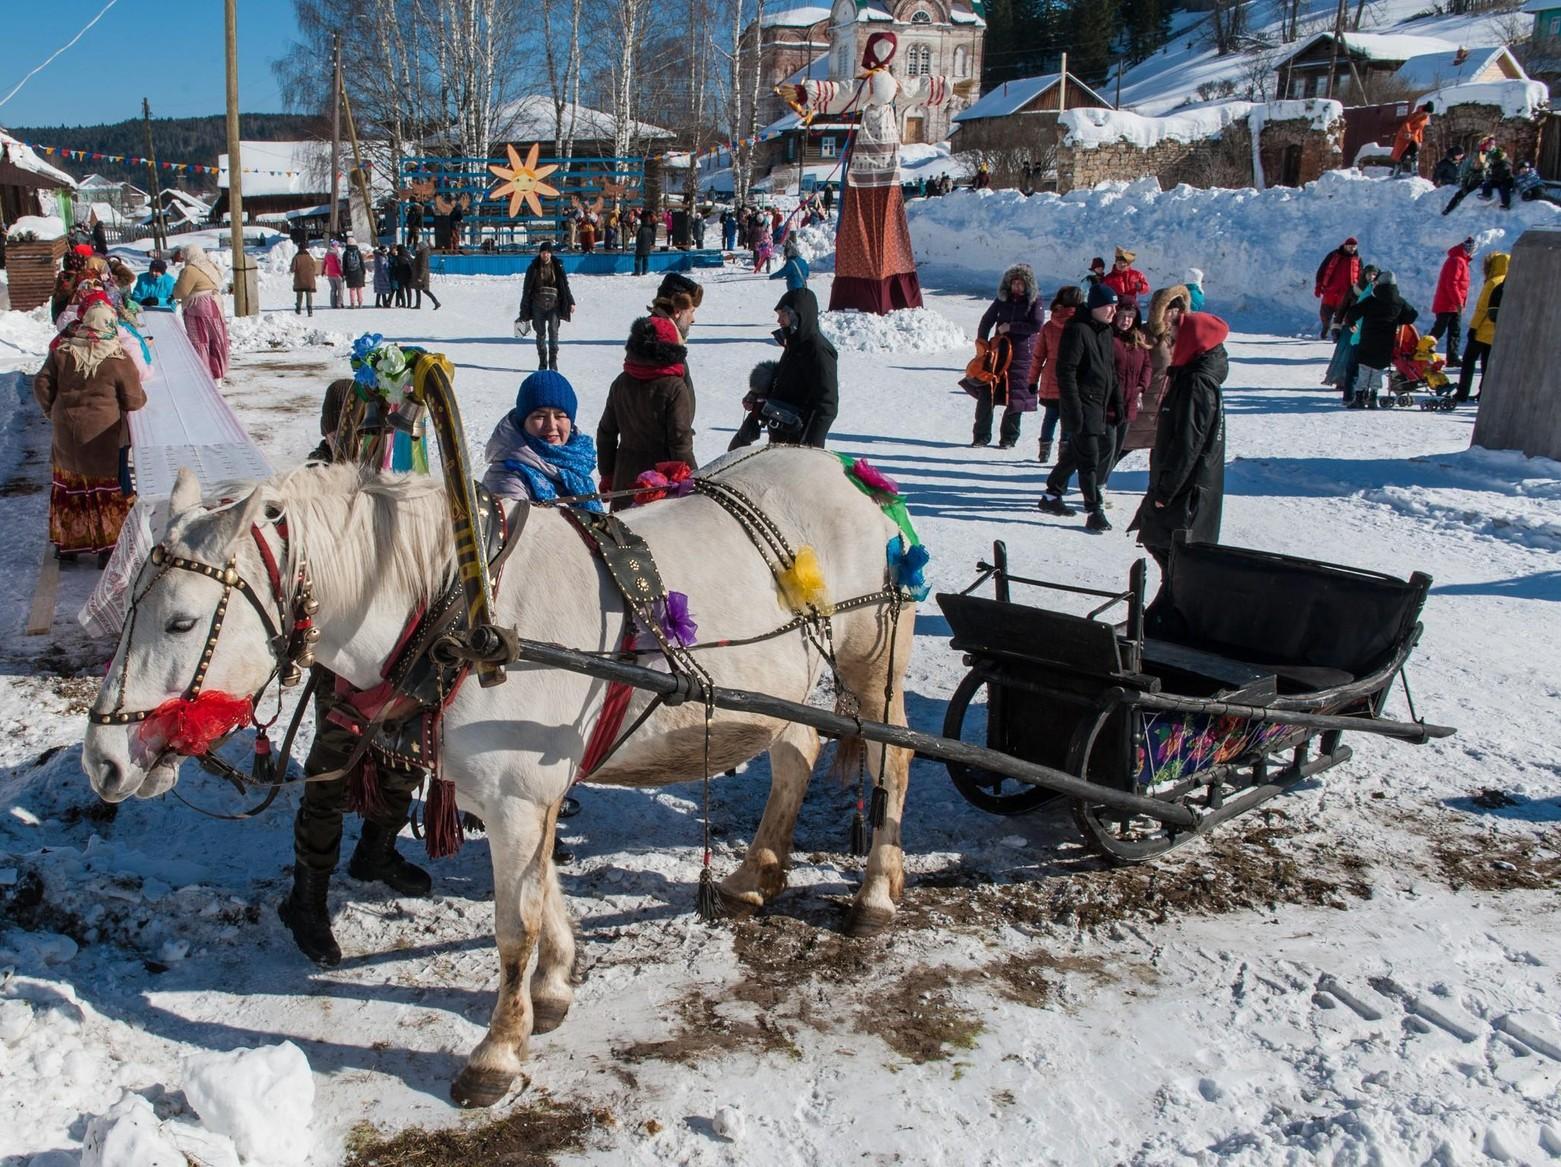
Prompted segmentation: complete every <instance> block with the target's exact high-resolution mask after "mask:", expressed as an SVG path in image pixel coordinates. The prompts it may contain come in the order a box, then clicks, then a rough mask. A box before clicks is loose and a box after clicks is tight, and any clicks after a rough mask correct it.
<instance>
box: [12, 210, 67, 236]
mask: <svg viewBox="0 0 1561 1167" xmlns="http://www.w3.org/2000/svg"><path fill="white" fill-rule="evenodd" d="M23 235H31V236H33V237H34V238H36V239H39V240H44V239H63V238H65V220H64V219H61V218H59V217H58V216H56V215H23V216H22V217H21V218H20V219H18V220H17V221H16V222H14V223H12V224H11V226H10V237H11V238H12V239H17V238H20V237H21V236H23Z"/></svg>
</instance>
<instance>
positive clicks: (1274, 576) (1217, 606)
mask: <svg viewBox="0 0 1561 1167" xmlns="http://www.w3.org/2000/svg"><path fill="white" fill-rule="evenodd" d="M1430 586H1431V579H1430V577H1429V576H1427V575H1424V574H1421V573H1419V572H1416V573H1415V574H1414V575H1413V576H1411V577H1410V578H1409V580H1407V581H1405V580H1401V579H1395V578H1394V577H1392V576H1389V575H1382V574H1380V573H1378V572H1372V571H1363V570H1361V569H1359V568H1354V567H1344V566H1340V565H1337V564H1331V563H1322V562H1319V561H1317V560H1312V559H1302V558H1299V557H1297V556H1291V555H1278V554H1275V553H1274V552H1270V551H1254V550H1251V549H1249V548H1245V547H1225V546H1222V545H1219V544H1215V543H1189V542H1187V541H1186V539H1185V538H1184V537H1182V536H1180V535H1178V537H1177V539H1176V541H1175V542H1174V543H1173V545H1172V547H1171V557H1170V566H1169V569H1168V570H1167V572H1166V579H1165V585H1164V587H1162V588H1161V590H1160V594H1159V595H1158V596H1156V597H1155V599H1154V602H1153V603H1152V604H1150V605H1149V607H1148V609H1147V610H1146V612H1145V629H1146V632H1147V633H1148V635H1149V636H1150V637H1153V638H1155V639H1157V640H1164V641H1170V642H1172V643H1175V644H1180V645H1186V646H1188V647H1192V648H1197V649H1200V650H1202V651H1204V652H1210V653H1214V654H1216V655H1218V656H1222V657H1227V658H1230V659H1231V660H1235V661H1250V662H1260V663H1254V664H1252V666H1251V667H1252V668H1254V669H1267V670H1270V671H1272V672H1273V673H1275V674H1276V675H1277V676H1278V677H1279V678H1280V679H1281V680H1282V681H1283V682H1285V683H1286V685H1287V686H1293V687H1296V688H1299V689H1300V690H1301V691H1308V690H1317V689H1329V688H1333V687H1335V686H1337V685H1341V684H1348V683H1350V682H1351V681H1354V680H1356V679H1358V678H1361V677H1366V676H1370V675H1371V674H1373V673H1375V672H1377V671H1378V670H1380V669H1382V668H1383V667H1384V666H1386V665H1387V664H1388V663H1389V662H1390V661H1391V660H1392V659H1393V657H1394V655H1395V654H1396V653H1397V652H1398V651H1399V650H1400V649H1401V648H1402V647H1403V646H1404V645H1405V644H1406V643H1408V641H1409V639H1410V638H1411V637H1412V636H1413V635H1414V632H1415V629H1416V627H1417V624H1418V621H1419V618H1420V609H1421V607H1422V606H1423V605H1424V603H1425V597H1426V593H1427V591H1428V590H1429V589H1430Z"/></svg>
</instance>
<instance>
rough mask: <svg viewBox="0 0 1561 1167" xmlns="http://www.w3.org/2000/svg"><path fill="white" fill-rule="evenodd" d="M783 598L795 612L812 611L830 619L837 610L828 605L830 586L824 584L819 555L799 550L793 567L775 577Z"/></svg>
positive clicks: (809, 548) (807, 549)
mask: <svg viewBox="0 0 1561 1167" xmlns="http://www.w3.org/2000/svg"><path fill="white" fill-rule="evenodd" d="M775 582H776V584H778V585H779V587H780V592H781V597H782V598H783V599H784V600H785V602H786V606H787V607H788V608H790V609H791V610H792V611H793V612H806V611H808V610H809V609H810V608H811V609H813V610H814V611H817V612H819V613H820V614H823V615H828V614H829V613H830V612H831V611H832V610H833V608H834V605H832V604H831V603H830V602H829V585H828V584H826V583H825V581H824V569H823V567H821V566H820V565H819V561H818V553H817V552H816V551H814V550H813V548H812V547H809V546H802V547H799V548H798V549H797V554H796V557H795V558H794V559H793V560H792V562H791V566H790V567H788V568H786V570H784V571H782V572H780V573H778V574H777V575H776V577H775Z"/></svg>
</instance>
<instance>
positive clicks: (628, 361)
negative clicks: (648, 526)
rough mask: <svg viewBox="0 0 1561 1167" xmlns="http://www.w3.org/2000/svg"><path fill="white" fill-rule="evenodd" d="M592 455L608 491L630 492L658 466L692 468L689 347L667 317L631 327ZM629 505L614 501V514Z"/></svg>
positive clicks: (657, 315) (646, 318)
mask: <svg viewBox="0 0 1561 1167" xmlns="http://www.w3.org/2000/svg"><path fill="white" fill-rule="evenodd" d="M596 452H597V465H598V467H599V468H600V473H601V477H602V485H603V488H604V489H606V490H628V489H629V488H630V487H632V486H633V485H634V480H635V479H637V478H638V477H639V476H640V475H641V474H643V473H644V472H645V471H647V470H654V469H655V468H656V463H657V462H686V463H688V465H689V467H690V468H691V469H692V468H693V467H694V466H695V465H696V463H695V461H694V386H693V385H692V384H691V383H690V381H689V378H688V348H687V347H686V346H685V345H684V344H683V335H682V333H681V332H680V331H679V328H678V325H677V324H676V323H675V322H674V320H673V318H672V317H671V316H668V315H662V314H661V313H659V312H657V313H653V314H652V315H650V316H642V317H640V318H639V319H638V320H636V321H635V322H634V323H633V324H632V325H631V326H630V327H629V339H628V343H627V344H625V345H624V360H623V372H622V373H620V374H618V379H617V380H615V381H614V382H613V383H612V388H610V389H609V390H608V391H607V404H606V406H605V407H604V408H603V410H602V419H601V421H600V422H599V423H597V426H596ZM632 502H633V500H632V499H629V498H617V499H613V500H612V509H613V510H621V509H622V508H623V507H626V506H629V505H631V503H632Z"/></svg>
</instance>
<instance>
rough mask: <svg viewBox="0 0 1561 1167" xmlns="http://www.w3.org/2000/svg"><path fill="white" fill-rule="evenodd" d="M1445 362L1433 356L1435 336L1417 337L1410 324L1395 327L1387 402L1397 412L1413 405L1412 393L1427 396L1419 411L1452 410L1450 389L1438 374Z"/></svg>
mask: <svg viewBox="0 0 1561 1167" xmlns="http://www.w3.org/2000/svg"><path fill="white" fill-rule="evenodd" d="M1445 364H1446V362H1445V361H1444V360H1443V359H1442V358H1441V357H1440V356H1439V355H1438V354H1437V351H1436V337H1434V336H1421V335H1420V334H1419V333H1418V332H1417V331H1416V330H1415V326H1414V325H1412V324H1404V325H1401V326H1400V327H1399V330H1398V340H1397V343H1396V344H1394V346H1393V369H1392V371H1391V372H1390V373H1389V374H1388V389H1387V396H1388V401H1389V402H1391V403H1392V404H1393V405H1396V406H1398V407H1399V408H1401V409H1408V408H1410V407H1411V406H1412V405H1414V404H1415V391H1416V390H1423V391H1425V392H1426V393H1427V394H1429V396H1428V397H1426V398H1425V399H1424V400H1422V401H1421V402H1420V408H1421V409H1433V410H1439V411H1440V410H1448V409H1451V408H1453V398H1452V386H1451V383H1450V382H1449V381H1448V379H1447V374H1446V373H1444V372H1443V371H1442V369H1443V366H1444V365H1445Z"/></svg>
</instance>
